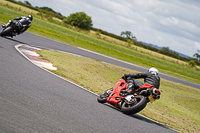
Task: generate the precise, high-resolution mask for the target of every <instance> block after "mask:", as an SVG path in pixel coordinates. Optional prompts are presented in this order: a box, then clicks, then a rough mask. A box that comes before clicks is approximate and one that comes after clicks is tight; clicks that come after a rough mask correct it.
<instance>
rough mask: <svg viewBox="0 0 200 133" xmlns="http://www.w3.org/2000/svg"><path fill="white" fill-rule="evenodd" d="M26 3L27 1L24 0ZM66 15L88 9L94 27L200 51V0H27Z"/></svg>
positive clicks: (191, 52)
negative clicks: (129, 33)
mask: <svg viewBox="0 0 200 133" xmlns="http://www.w3.org/2000/svg"><path fill="white" fill-rule="evenodd" d="M21 1H22V2H24V1H23V0H21ZM27 1H29V2H30V3H31V4H32V5H33V6H39V7H42V6H47V7H50V8H52V9H53V10H55V11H57V12H60V13H61V14H62V15H64V16H69V15H70V14H71V13H76V12H85V13H86V14H87V15H89V16H91V17H92V21H93V27H95V28H99V29H102V30H105V31H108V32H111V33H114V34H116V35H120V34H121V32H122V31H131V32H132V33H133V35H134V36H136V38H137V40H138V41H143V42H146V43H152V44H154V45H158V46H160V47H169V48H170V49H172V50H175V51H177V52H180V53H183V54H185V55H188V56H191V57H192V56H193V55H194V53H197V50H200V0H27Z"/></svg>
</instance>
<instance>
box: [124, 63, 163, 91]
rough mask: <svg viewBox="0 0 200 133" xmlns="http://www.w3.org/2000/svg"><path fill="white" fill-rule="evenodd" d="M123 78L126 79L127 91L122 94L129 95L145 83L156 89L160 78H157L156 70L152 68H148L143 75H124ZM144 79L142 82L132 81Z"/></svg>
mask: <svg viewBox="0 0 200 133" xmlns="http://www.w3.org/2000/svg"><path fill="white" fill-rule="evenodd" d="M124 78H127V90H123V91H122V93H131V92H132V91H134V90H137V89H138V88H140V87H141V86H143V85H144V84H145V83H148V84H150V85H152V86H154V87H156V88H157V89H159V87H160V77H159V76H158V70H157V69H156V68H154V67H152V68H150V69H149V70H148V71H147V72H144V73H133V74H125V75H124ZM133 78H134V79H139V78H144V82H141V81H138V80H134V79H133Z"/></svg>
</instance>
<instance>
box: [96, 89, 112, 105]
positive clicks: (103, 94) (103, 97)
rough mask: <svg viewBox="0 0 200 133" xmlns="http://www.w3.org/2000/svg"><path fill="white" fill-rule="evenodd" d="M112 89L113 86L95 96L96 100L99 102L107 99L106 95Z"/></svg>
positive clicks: (107, 95)
mask: <svg viewBox="0 0 200 133" xmlns="http://www.w3.org/2000/svg"><path fill="white" fill-rule="evenodd" d="M112 91H113V88H111V89H108V90H106V91H104V92H103V93H101V94H100V95H99V96H98V98H97V101H98V102H99V103H105V102H106V101H107V99H108V97H109V96H110V93H111V92H112Z"/></svg>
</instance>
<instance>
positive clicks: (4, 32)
mask: <svg viewBox="0 0 200 133" xmlns="http://www.w3.org/2000/svg"><path fill="white" fill-rule="evenodd" d="M11 33H12V27H8V28H6V29H5V30H3V31H2V32H1V33H0V36H2V37H3V36H10V35H11Z"/></svg>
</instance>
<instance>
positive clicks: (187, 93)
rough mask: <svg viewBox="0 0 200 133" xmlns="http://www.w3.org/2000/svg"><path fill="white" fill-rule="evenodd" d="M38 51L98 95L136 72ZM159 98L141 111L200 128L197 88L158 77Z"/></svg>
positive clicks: (187, 127) (179, 125) (190, 128)
mask: <svg viewBox="0 0 200 133" xmlns="http://www.w3.org/2000/svg"><path fill="white" fill-rule="evenodd" d="M38 53H39V54H40V55H41V56H42V57H43V58H44V59H46V60H48V61H50V62H52V63H53V64H54V66H56V67H57V68H58V70H56V71H52V72H53V73H56V74H58V75H60V76H62V77H64V78H66V79H69V80H70V81H72V82H75V83H77V84H79V85H81V86H83V87H84V88H86V89H88V90H91V91H93V92H95V93H97V94H100V93H102V92H103V91H105V90H106V89H109V88H111V87H113V86H114V85H115V84H116V82H117V81H118V79H119V78H120V77H121V76H122V75H123V74H125V73H134V72H136V71H134V70H131V69H126V68H123V67H119V66H114V65H112V64H107V63H103V62H100V61H97V60H92V59H88V58H85V57H79V56H74V55H70V54H66V53H61V52H55V51H48V50H42V51H38ZM160 89H161V90H162V93H161V99H160V100H157V101H155V102H154V103H153V104H150V103H149V104H148V105H147V107H146V108H145V109H144V110H143V111H141V112H140V114H142V115H145V116H147V117H149V118H151V119H154V120H156V121H158V122H160V123H162V124H164V125H166V126H169V127H171V128H173V129H176V130H178V131H180V132H185V133H187V132H191V133H193V132H199V131H200V113H199V110H200V106H199V103H200V97H199V95H200V90H199V89H195V88H192V87H188V86H186V85H181V84H178V83H174V82H171V81H167V80H164V79H161V86H160Z"/></svg>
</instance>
